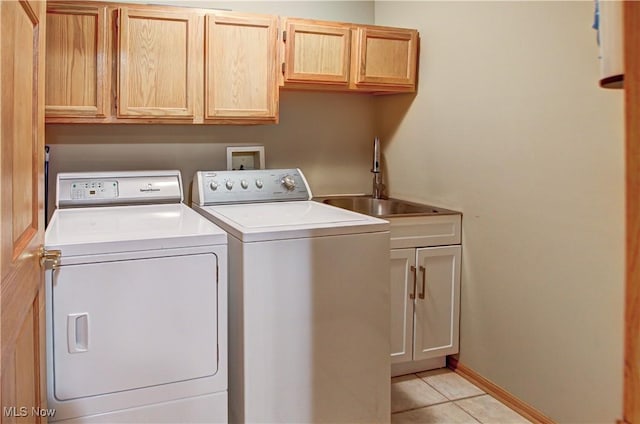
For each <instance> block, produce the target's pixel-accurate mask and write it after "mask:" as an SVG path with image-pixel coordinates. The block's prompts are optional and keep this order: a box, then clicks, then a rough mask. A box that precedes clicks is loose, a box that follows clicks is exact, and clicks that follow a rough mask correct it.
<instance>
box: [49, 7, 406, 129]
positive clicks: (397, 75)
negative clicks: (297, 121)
mask: <svg viewBox="0 0 640 424" xmlns="http://www.w3.org/2000/svg"><path fill="white" fill-rule="evenodd" d="M281 30H282V35H283V36H282V42H280V41H279V40H280V37H279V33H280V31H281ZM46 35H47V46H46V84H45V87H46V90H45V105H46V110H45V111H46V115H45V122H47V123H189V124H264V123H276V122H278V109H279V108H278V100H279V88H280V86H284V87H285V88H295V89H300V90H318V89H321V90H334V91H358V92H369V93H396V92H411V91H415V81H416V68H417V52H418V33H417V31H415V30H407V29H399V28H389V27H377V26H370V25H356V24H347V23H340V22H327V21H315V20H308V19H297V18H283V19H282V20H280V18H278V17H277V16H270V15H255V14H247V13H236V12H227V11H213V10H211V9H199V8H184V7H174V6H159V5H143V4H135V5H134V4H125V3H112V2H106V1H105V2H99V1H74V0H51V1H49V2H48V3H47V32H46ZM281 65H282V66H281Z"/></svg>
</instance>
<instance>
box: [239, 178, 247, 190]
mask: <svg viewBox="0 0 640 424" xmlns="http://www.w3.org/2000/svg"><path fill="white" fill-rule="evenodd" d="M240 186H242V188H244V189H246V188H247V187H249V183H248V182H247V180H242V181H240Z"/></svg>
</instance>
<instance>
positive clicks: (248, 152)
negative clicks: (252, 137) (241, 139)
mask: <svg viewBox="0 0 640 424" xmlns="http://www.w3.org/2000/svg"><path fill="white" fill-rule="evenodd" d="M243 169H264V146H234V147H227V170H229V171H231V170H243Z"/></svg>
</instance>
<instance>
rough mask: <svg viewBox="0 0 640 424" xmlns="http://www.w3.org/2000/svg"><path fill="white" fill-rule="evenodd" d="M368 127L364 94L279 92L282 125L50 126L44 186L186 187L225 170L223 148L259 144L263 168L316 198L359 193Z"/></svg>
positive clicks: (365, 186)
mask: <svg viewBox="0 0 640 424" xmlns="http://www.w3.org/2000/svg"><path fill="white" fill-rule="evenodd" d="M373 124H374V109H373V100H372V99H371V97H369V96H361V95H355V96H354V95H345V94H335V93H302V92H283V93H281V102H280V124H279V125H257V126H219V125H207V126H205V125H191V126H189V125H49V126H47V129H46V142H47V144H48V145H49V146H50V147H51V162H50V173H51V177H50V180H49V188H50V190H51V193H53V190H54V189H55V175H56V174H57V173H58V172H70V171H106V170H131V169H176V168H177V169H180V170H181V171H182V175H183V181H184V183H185V187H188V186H189V184H190V183H191V180H192V178H193V174H194V173H195V171H197V170H215V169H226V166H227V165H226V147H227V146H231V145H263V146H264V147H265V157H266V166H267V167H269V168H292V167H299V168H301V169H302V170H303V171H304V172H305V175H306V176H307V178H308V179H309V184H310V185H311V188H312V190H313V191H314V194H318V195H320V194H330V193H356V192H359V193H362V192H364V191H367V190H369V191H370V190H371V189H370V186H371V174H370V172H369V168H370V166H371V163H370V160H369V156H370V154H369V151H370V150H371V149H372V148H371V145H372V140H373V137H374V133H373ZM50 197H52V196H50ZM52 201H53V199H50V202H49V204H50V210H51V209H52V207H51V205H52V203H51V202H52Z"/></svg>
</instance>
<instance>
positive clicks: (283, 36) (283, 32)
mask: <svg viewBox="0 0 640 424" xmlns="http://www.w3.org/2000/svg"><path fill="white" fill-rule="evenodd" d="M282 41H287V31H282Z"/></svg>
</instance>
